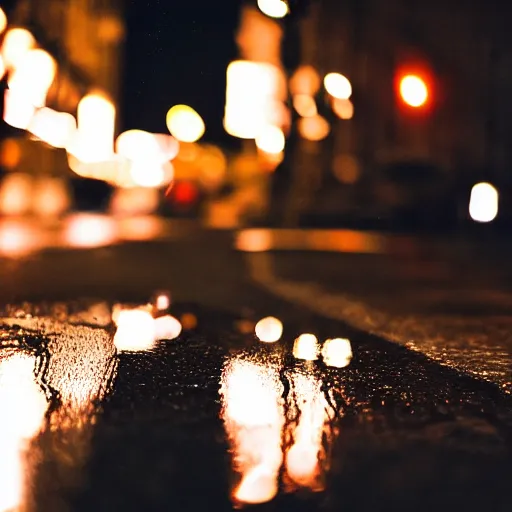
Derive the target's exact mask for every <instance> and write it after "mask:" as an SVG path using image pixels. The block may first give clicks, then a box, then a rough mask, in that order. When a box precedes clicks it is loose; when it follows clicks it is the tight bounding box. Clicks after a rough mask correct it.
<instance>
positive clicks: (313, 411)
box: [286, 369, 336, 491]
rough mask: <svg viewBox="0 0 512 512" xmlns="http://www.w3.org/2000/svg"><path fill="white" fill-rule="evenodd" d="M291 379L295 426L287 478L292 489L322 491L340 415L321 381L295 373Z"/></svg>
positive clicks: (290, 431)
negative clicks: (338, 415)
mask: <svg viewBox="0 0 512 512" xmlns="http://www.w3.org/2000/svg"><path fill="white" fill-rule="evenodd" d="M310 371H311V369H310ZM288 378H289V380H290V394H289V401H288V402H289V407H288V414H289V418H290V420H291V425H290V426H289V427H288V429H287V430H288V431H287V437H288V438H289V439H290V442H291V446H290V447H289V448H288V450H287V452H286V476H287V477H288V479H289V481H290V483H291V484H293V485H289V488H290V489H291V490H294V487H305V488H308V489H310V490H312V491H321V490H323V489H324V487H325V471H326V470H327V469H328V466H329V461H328V453H329V451H330V450H329V445H330V444H331V443H332V442H333V440H334V439H333V438H334V429H333V422H334V420H335V419H336V412H335V410H334V409H333V408H332V407H331V406H330V403H329V401H327V400H326V397H325V395H324V393H325V391H324V390H323V389H322V381H321V379H320V378H319V377H317V376H315V375H313V374H310V373H309V372H308V373H301V372H297V371H295V372H292V373H290V374H289V377H288ZM331 403H332V401H331Z"/></svg>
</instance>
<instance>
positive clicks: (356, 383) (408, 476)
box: [0, 303, 512, 511]
mask: <svg viewBox="0 0 512 512" xmlns="http://www.w3.org/2000/svg"><path fill="white" fill-rule="evenodd" d="M108 310H109V307H108V305H106V304H105V305H101V304H100V305H96V306H95V307H94V309H93V311H92V313H91V312H89V313H86V314H85V315H84V314H82V315H77V314H74V315H70V317H69V318H70V320H71V322H73V324H71V325H70V324H68V323H67V322H66V321H65V320H66V312H65V311H63V309H62V305H61V306H60V307H57V308H56V309H55V308H54V316H59V317H60V319H61V320H60V321H56V320H48V319H47V318H45V317H43V316H41V317H32V318H30V317H29V318H26V316H25V315H23V313H22V311H21V310H18V311H17V312H15V316H17V318H12V317H10V318H9V319H8V318H6V317H5V319H4V320H3V323H4V328H3V329H2V335H1V336H2V338H1V340H2V346H3V348H2V349H1V352H0V354H1V355H0V357H1V359H0V365H1V366H0V374H1V373H2V369H4V368H6V367H7V366H6V365H8V364H9V362H10V364H12V363H13V362H15V361H16V359H18V360H23V359H28V360H29V361H31V363H30V364H31V365H32V368H33V369H34V374H32V378H34V377H33V376H34V375H35V381H36V382H37V383H38V385H39V386H40V388H38V387H37V386H36V388H35V389H40V390H42V391H41V393H42V396H43V397H44V399H43V400H41V399H40V398H39V399H38V398H36V397H37V393H36V391H35V389H33V390H32V391H29V384H28V383H25V382H21V386H20V382H18V388H17V389H14V390H9V389H6V387H7V386H8V384H9V379H8V378H6V377H5V375H7V374H8V372H7V371H4V376H3V377H2V378H3V382H2V381H1V380H0V382H2V384H0V390H1V391H0V407H3V408H4V411H2V423H1V424H0V430H2V429H5V432H6V433H5V434H4V433H2V434H4V435H2V438H4V439H5V438H6V437H8V436H9V435H10V436H11V437H16V436H18V438H19V436H20V435H22V434H20V433H19V432H21V431H23V430H27V429H28V430H27V432H28V436H27V438H25V439H24V441H23V442H22V443H20V444H19V453H18V455H19V457H21V460H22V461H23V463H22V466H21V470H20V467H19V466H18V468H17V466H16V464H19V462H18V463H17V462H16V461H15V460H14V459H11V458H9V457H3V458H1V457H0V461H3V462H0V475H2V476H3V477H4V478H6V475H9V474H11V475H12V473H13V472H15V471H17V470H18V471H20V473H19V474H20V477H21V475H22V480H21V484H22V485H23V488H24V490H25V494H20V495H19V500H20V503H24V504H25V505H27V504H28V509H30V505H32V506H33V507H34V508H35V510H44V511H46V510H48V511H58V510H167V509H170V508H173V509H174V508H175V509H177V510H229V509H231V508H232V506H233V505H240V504H241V503H253V502H255V503H258V502H261V501H263V502H267V501H268V500H270V501H269V503H267V505H265V506H267V507H269V509H277V510H279V509H282V510H302V509H304V510H306V509H308V510H339V509H341V508H345V509H348V510H354V509H356V508H357V509H360V510H375V509H377V510H388V509H397V510H409V509H411V508H414V509H416V510H433V509H437V510H453V509H454V508H455V507H457V508H458V507H460V508H464V509H467V510H477V509H482V508H485V509H486V510H508V506H507V502H508V500H509V481H510V474H511V473H510V470H511V469H512V467H511V457H510V455H511V452H510V449H511V426H512V415H511V411H512V403H511V402H512V400H511V399H510V397H509V396H507V395H504V394H503V393H501V392H500V390H499V388H498V387H496V386H494V385H492V384H489V383H486V382H482V381H478V380H475V379H472V378H470V377H467V376H463V375H461V374H458V373H456V372H455V371H454V370H451V369H449V368H446V367H443V366H439V365H437V364H436V363H434V362H431V361H429V360H427V359H426V358H425V357H424V356H423V355H420V354H417V353H414V352H411V351H409V350H407V349H406V348H404V347H401V346H399V345H396V344H393V343H388V342H386V341H384V340H382V339H378V338H375V337H373V336H369V335H366V334H364V333H361V332H357V331H355V330H352V329H350V328H348V327H347V326H344V325H342V324H340V323H339V322H336V321H330V320H326V319H323V318H321V317H316V316H313V315H311V314H308V313H306V312H305V311H300V310H299V309H296V308H293V309H290V308H289V306H288V305H287V304H285V303H283V304H281V308H276V311H275V314H276V316H277V317H279V318H280V319H281V321H282V322H283V325H284V332H283V337H282V339H281V341H280V342H278V343H276V344H263V343H261V342H260V341H258V340H257V339H256V338H255V336H254V330H253V326H254V321H255V320H257V317H255V316H254V314H253V315H247V316H246V317H244V318H240V317H237V316H235V315H232V314H229V313H225V312H222V311H215V310H212V309H210V308H200V307H196V306H193V305H180V304H175V305H173V306H172V308H171V311H172V313H173V315H175V316H176V317H177V318H181V319H183V324H184V326H187V321H188V323H189V325H188V327H191V328H190V329H185V330H184V331H183V332H182V334H181V336H180V337H179V338H178V339H175V340H172V341H166V340H162V341H159V342H157V343H156V345H155V346H154V347H153V348H151V349H150V350H142V351H130V352H123V351H120V350H116V349H115V347H114V344H113V342H112V335H111V332H109V330H110V327H109V326H107V328H106V329H104V328H102V327H97V326H84V325H80V324H78V325H74V323H75V322H80V321H83V320H87V319H89V320H91V321H92V322H93V323H100V324H101V323H103V324H105V323H106V319H107V313H106V312H107V311H108ZM40 311H41V310H40ZM55 311H56V312H57V314H56V315H55ZM98 311H99V313H98ZM41 312H42V311H41ZM75 313H76V312H75ZM184 314H185V316H183V315H184ZM94 317H95V318H94ZM98 319H99V320H98ZM62 320H64V322H62ZM194 324H197V325H195V326H194ZM20 325H23V326H24V327H20ZM304 332H311V333H314V334H315V335H316V336H317V337H318V339H319V340H320V341H323V340H325V339H328V338H336V337H341V336H342V337H346V338H349V339H350V340H351V344H352V351H353V358H352V360H351V362H350V364H349V365H348V366H347V367H345V368H333V367H328V366H326V365H325V363H324V362H323V360H322V359H320V360H317V361H314V362H313V361H301V360H298V359H295V358H294V357H293V355H292V345H293V340H294V339H295V338H296V337H297V336H298V335H300V334H301V333H304ZM23 378H27V379H30V378H31V374H30V373H28V374H26V375H25V377H23V375H22V374H20V376H19V377H18V379H23ZM2 387H3V388H4V389H2ZM20 387H21V388H22V389H24V390H25V391H20ZM9 391H11V392H12V393H13V394H14V395H15V396H17V395H19V396H17V400H18V401H17V405H16V407H17V409H15V410H14V412H12V410H11V414H9V415H6V414H5V413H6V411H7V412H9V409H8V407H12V404H10V403H9V400H8V399H7V398H6V392H9ZM41 402H42V403H43V404H44V405H42V403H41ZM4 404H6V405H4ZM32 409H34V411H32ZM38 414H39V419H37V415H38ZM34 422H36V426H34ZM37 422H39V426H37ZM27 423H28V425H27ZM13 424H14V425H15V427H16V429H17V431H14V432H12V431H10V427H11V426H12V425H13ZM3 446H4V444H3V443H0V449H2V447H3ZM9 446H10V445H9ZM4 449H5V450H7V451H9V450H11V448H8V447H7V444H5V446H4ZM9 462H11V463H12V464H14V466H13V467H9V466H7V467H5V466H6V465H7V464H8V463H9ZM1 486H2V480H0V487H1ZM3 490H4V491H5V489H3ZM274 494H276V496H275V498H274V499H272V500H271V498H272V497H273V496H274ZM0 504H1V501H0ZM5 510H9V509H8V508H6V509H5Z"/></svg>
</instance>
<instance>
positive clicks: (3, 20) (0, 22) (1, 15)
mask: <svg viewBox="0 0 512 512" xmlns="http://www.w3.org/2000/svg"><path fill="white" fill-rule="evenodd" d="M6 28H7V16H6V15H5V12H4V10H3V9H2V8H1V7H0V34H3V32H4V30H5V29H6Z"/></svg>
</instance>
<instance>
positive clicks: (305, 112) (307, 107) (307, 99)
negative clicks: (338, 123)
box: [293, 94, 318, 117]
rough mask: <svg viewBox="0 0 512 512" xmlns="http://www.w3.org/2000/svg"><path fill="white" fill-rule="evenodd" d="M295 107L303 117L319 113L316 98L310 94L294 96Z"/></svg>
mask: <svg viewBox="0 0 512 512" xmlns="http://www.w3.org/2000/svg"><path fill="white" fill-rule="evenodd" d="M293 108H295V110H296V111H297V114H299V116H301V117H313V116H316V115H317V114H318V109H317V107H316V102H315V98H313V96H310V95H309V94H296V95H295V96H294V97H293Z"/></svg>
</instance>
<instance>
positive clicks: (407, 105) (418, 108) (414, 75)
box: [395, 65, 434, 114]
mask: <svg viewBox="0 0 512 512" xmlns="http://www.w3.org/2000/svg"><path fill="white" fill-rule="evenodd" d="M433 84H434V79H433V74H432V73H431V72H430V71H429V69H428V68H427V67H426V66H424V65H423V66H419V65H412V66H402V67H400V68H399V69H398V70H397V72H396V74H395V89H396V94H397V100H398V105H399V107H401V108H402V110H405V111H407V112H409V113H417V114H420V113H423V112H426V111H428V110H430V108H431V107H432V104H433V101H434V91H433V88H434V87H433Z"/></svg>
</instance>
